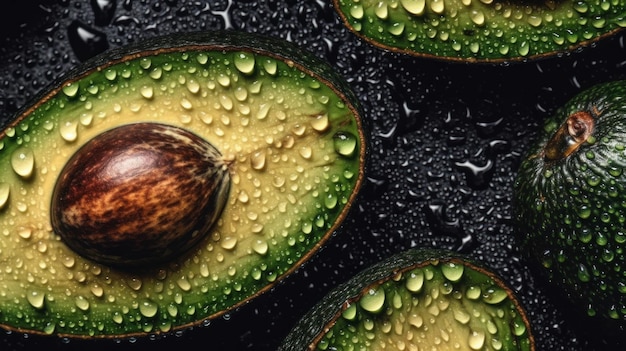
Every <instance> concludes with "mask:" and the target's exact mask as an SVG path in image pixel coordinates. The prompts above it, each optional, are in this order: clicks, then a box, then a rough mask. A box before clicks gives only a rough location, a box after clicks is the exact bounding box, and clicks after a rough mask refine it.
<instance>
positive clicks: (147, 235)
mask: <svg viewBox="0 0 626 351" xmlns="http://www.w3.org/2000/svg"><path fill="white" fill-rule="evenodd" d="M229 188H230V177H229V172H228V165H227V163H226V162H225V161H224V160H223V158H222V156H221V154H220V153H219V151H218V150H217V149H216V148H215V147H214V146H213V145H212V144H210V143H209V142H207V141H205V140H204V139H202V138H201V137H199V136H197V135H195V134H193V133H191V132H189V131H186V130H184V129H181V128H178V127H173V126H168V125H165V124H159V123H149V122H146V123H135V124H129V125H123V126H120V127H117V128H114V129H111V130H108V131H105V132H104V133H102V134H100V135H98V136H96V137H95V138H93V139H92V140H90V141H89V142H87V143H86V144H85V145H84V146H83V147H81V148H80V149H79V150H78V151H77V152H76V153H75V154H74V155H73V157H72V158H71V159H70V160H69V161H68V163H67V164H66V165H65V167H64V168H63V170H62V171H61V174H60V177H59V180H58V181H57V183H56V186H55V189H54V192H53V196H52V206H51V222H52V227H53V229H54V231H55V233H57V234H58V235H60V236H61V238H62V239H63V241H64V242H65V243H66V244H67V245H68V246H69V247H70V248H72V249H73V250H74V251H76V252H77V253H78V254H80V255H82V256H84V257H86V258H88V259H91V260H93V261H96V262H99V263H102V264H106V265H110V266H118V267H147V266H150V265H152V264H156V263H162V262H166V261H168V260H170V259H172V258H174V257H178V256H180V255H182V254H183V253H185V252H186V251H188V250H189V249H191V248H192V247H193V246H194V245H195V244H196V243H198V242H199V241H200V240H202V238H204V237H205V236H206V234H207V233H208V232H209V230H210V229H211V227H212V226H213V224H214V223H215V222H216V220H217V219H218V218H219V216H220V213H221V212H222V209H223V208H224V205H225V202H226V198H227V194H228V191H229Z"/></svg>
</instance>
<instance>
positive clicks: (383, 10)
mask: <svg viewBox="0 0 626 351" xmlns="http://www.w3.org/2000/svg"><path fill="white" fill-rule="evenodd" d="M374 13H375V14H376V17H378V18H380V19H386V18H387V17H388V16H389V7H388V6H387V4H386V3H385V2H382V1H380V2H379V3H378V4H376V8H375V9H374Z"/></svg>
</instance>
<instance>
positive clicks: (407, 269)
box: [279, 249, 535, 351]
mask: <svg viewBox="0 0 626 351" xmlns="http://www.w3.org/2000/svg"><path fill="white" fill-rule="evenodd" d="M534 349H535V342H534V338H533V335H532V331H531V326H530V324H529V321H528V318H527V317H526V313H525V311H524V309H523V307H522V306H521V304H520V303H519V302H518V300H517V299H516V297H515V294H514V293H513V291H512V290H511V289H510V288H509V287H507V285H506V283H504V282H503V281H502V280H501V279H500V278H499V277H498V276H497V275H496V274H495V273H493V272H492V271H490V270H489V269H487V268H485V267H484V266H482V265H481V264H479V263H478V262H477V261H475V260H472V259H470V258H468V257H465V256H464V255H461V254H458V253H454V252H448V251H444V250H433V249H410V250H407V251H404V252H401V253H398V254H395V255H394V256H392V257H389V258H388V259H385V260H383V261H381V262H379V263H377V264H374V265H373V266H371V267H368V268H366V269H364V270H363V271H361V272H360V273H358V274H357V275H355V276H354V277H352V278H350V279H349V280H348V281H346V282H345V283H343V284H341V285H340V286H338V287H337V288H335V289H334V290H332V291H331V292H330V293H329V294H328V295H326V297H324V298H323V299H322V300H321V301H320V302H319V303H318V304H316V305H315V306H314V307H313V308H312V309H311V310H310V311H309V312H308V313H307V314H306V315H305V316H304V317H303V318H302V319H301V320H300V321H299V323H298V324H297V325H296V326H295V327H294V328H293V329H292V330H291V332H290V333H289V334H288V335H287V337H286V338H285V340H284V342H283V344H282V345H281V347H280V348H279V350H280V351H296V350H298V351H301V350H337V351H339V350H534Z"/></svg>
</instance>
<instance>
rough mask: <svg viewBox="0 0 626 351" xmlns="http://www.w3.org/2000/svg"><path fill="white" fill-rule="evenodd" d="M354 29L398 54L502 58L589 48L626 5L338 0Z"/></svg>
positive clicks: (618, 21) (623, 23) (592, 0)
mask: <svg viewBox="0 0 626 351" xmlns="http://www.w3.org/2000/svg"><path fill="white" fill-rule="evenodd" d="M333 2H334V7H335V9H336V12H337V13H338V14H339V16H340V17H341V20H342V21H343V23H344V24H345V25H346V27H347V28H348V29H350V31H352V32H353V33H355V34H356V35H357V36H359V37H360V38H362V39H363V40H365V41H367V42H369V43H370V44H372V45H374V46H377V47H380V48H383V49H386V50H389V51H394V52H399V53H402V54H408V55H412V56H417V57H426V58H432V59H440V60H446V61H458V62H483V63H489V62H491V63H499V62H514V61H527V60H534V59H539V58H542V57H550V56H554V55H557V54H563V53H568V52H572V51H573V50H575V49H577V48H582V47H586V46H589V45H590V44H591V43H593V42H596V41H598V40H600V39H601V38H603V37H606V36H609V35H613V34H615V33H616V32H618V31H620V30H622V29H623V28H624V27H626V3H624V2H623V1H613V2H609V1H603V0H562V1H561V0H540V1H526V0H523V1H515V0H504V1H501V0H446V1H444V0H333Z"/></svg>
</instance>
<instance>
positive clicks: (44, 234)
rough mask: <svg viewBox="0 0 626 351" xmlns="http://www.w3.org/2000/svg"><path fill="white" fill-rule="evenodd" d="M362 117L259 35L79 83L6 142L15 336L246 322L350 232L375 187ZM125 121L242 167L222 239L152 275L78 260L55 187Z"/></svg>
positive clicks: (191, 38)
mask: <svg viewBox="0 0 626 351" xmlns="http://www.w3.org/2000/svg"><path fill="white" fill-rule="evenodd" d="M155 102H159V105H158V106H155V105H154V103H155ZM160 102H163V104H160ZM172 116H174V117H172ZM361 116H362V111H361V106H360V104H359V102H358V100H357V98H356V97H355V95H354V94H353V92H352V91H351V90H350V88H349V86H348V84H347V82H346V81H345V80H344V79H343V78H342V77H341V76H340V75H339V74H338V73H336V72H335V71H334V70H333V69H332V67H330V66H329V65H328V64H327V63H325V62H324V61H322V60H321V59H318V58H316V57H315V56H314V55H313V54H311V53H308V52H307V51H306V50H302V49H301V48H298V47H296V46H295V45H293V44H290V43H288V42H285V41H282V40H280V39H277V38H276V39H275V38H271V37H266V36H263V35H259V34H252V33H244V32H237V31H203V32H201V33H200V32H198V33H180V34H175V35H168V36H163V37H156V38H152V39H148V40H145V41H142V42H141V43H137V44H135V45H132V46H128V47H124V48H119V49H113V50H110V51H108V52H106V53H104V54H102V55H100V56H97V57H95V58H94V59H92V60H89V61H88V62H86V63H84V64H83V65H81V66H79V67H77V68H75V69H73V70H72V71H70V72H68V74H66V75H64V76H63V77H62V78H60V79H59V80H58V81H57V82H56V83H55V84H53V86H52V87H51V88H50V89H48V90H47V91H44V92H42V93H41V94H39V96H37V98H36V99H34V103H33V104H32V105H29V106H26V107H25V108H23V109H22V110H20V111H19V112H18V113H17V115H16V117H15V118H14V119H13V120H12V121H11V122H10V124H9V125H7V126H5V127H4V129H3V131H2V132H1V133H0V228H1V229H0V261H1V262H3V268H2V269H1V270H0V328H3V329H6V330H8V331H17V332H20V333H27V334H28V333H30V334H41V335H44V336H45V335H54V336H58V337H63V338H70V339H74V340H77V339H81V338H89V339H93V338H115V339H121V338H127V337H141V336H146V335H156V334H163V333H170V332H174V331H178V330H183V329H185V328H188V327H192V326H196V325H201V324H202V323H204V322H206V321H208V320H210V319H214V318H216V317H218V316H221V315H224V314H226V313H229V312H233V311H234V310H235V309H236V308H238V307H239V306H241V305H243V304H245V303H247V302H250V301H251V300H252V299H254V298H255V297H256V296H258V295H259V294H262V293H264V292H267V291H268V290H269V289H270V288H271V287H272V286H274V285H275V284H276V283H277V282H279V281H281V280H282V279H283V278H284V277H286V276H287V275H289V274H290V273H292V272H293V271H294V270H295V269H296V268H297V267H298V266H300V265H302V264H303V263H304V262H306V261H307V260H308V259H309V258H310V257H311V256H312V255H313V254H314V253H315V252H317V250H318V249H319V248H320V247H321V246H322V245H323V244H324V243H325V242H326V241H327V240H328V239H329V238H330V237H331V236H332V235H333V234H334V233H335V232H337V229H338V228H339V226H340V224H341V222H342V220H343V219H344V218H345V217H346V215H347V214H348V212H349V210H350V208H351V205H352V204H353V202H354V201H355V199H356V197H357V195H358V190H359V188H360V187H361V183H362V182H363V178H364V173H365V162H366V149H367V148H366V135H365V132H364V125H363V120H362V119H361ZM131 120H132V121H131ZM121 121H124V122H128V123H130V122H133V123H134V122H141V121H143V122H161V123H166V124H171V125H176V126H178V127H181V128H183V129H186V130H189V131H192V132H194V133H196V134H198V135H201V136H203V137H205V138H206V139H207V141H209V142H210V143H211V144H213V145H214V146H215V147H216V148H218V149H219V150H220V151H221V152H222V154H223V155H224V157H225V158H228V159H229V160H230V161H229V162H232V164H231V166H230V167H231V177H232V181H231V189H230V192H229V195H228V196H229V198H228V199H227V203H226V206H225V209H224V210H223V212H222V215H221V218H220V219H219V220H218V223H217V224H216V225H215V226H214V229H212V231H211V232H210V233H209V234H208V235H207V237H206V238H205V239H204V240H202V241H201V242H200V243H199V244H198V246H197V247H195V248H194V249H192V250H191V252H189V253H188V254H186V255H184V256H181V257H178V258H176V259H174V260H172V261H170V262H167V263H164V264H161V265H158V266H155V267H147V268H146V269H145V270H141V271H133V270H129V271H125V270H121V269H118V268H113V267H107V266H105V265H101V264H97V263H95V262H93V261H91V260H89V259H86V258H83V257H80V256H78V255H77V254H75V253H73V252H71V250H70V249H69V248H68V246H67V245H64V243H63V242H62V240H61V239H60V238H59V236H58V235H57V234H55V233H54V232H53V231H52V228H51V226H50V223H49V206H50V202H51V199H50V197H51V194H50V193H49V192H47V191H46V190H45V189H52V187H53V184H54V182H55V176H56V175H58V174H59V172H60V171H61V168H62V163H63V162H62V161H61V162H60V163H61V165H57V163H59V161H58V160H59V159H61V160H67V159H68V158H69V156H71V155H72V153H74V152H75V151H76V150H77V149H78V148H79V147H80V146H81V145H82V144H84V143H86V142H87V141H88V140H90V139H91V138H92V137H94V136H96V135H97V133H98V131H99V130H106V129H112V128H113V127H115V126H117V125H119V123H122V122H121ZM242 130H243V131H244V133H243V134H242V133H239V134H234V133H233V131H239V132H241V131H242ZM271 131H275V132H276V133H273V132H271ZM233 135H237V137H233ZM294 142H295V144H294ZM55 162H56V163H55ZM294 164H295V165H294ZM285 170H290V171H289V172H286V171H285ZM261 173H263V174H261ZM262 175H267V176H268V177H271V182H270V180H267V181H266V180H265V178H262ZM259 179H261V180H262V182H261V181H259ZM268 179H270V178H268ZM268 182H270V183H271V184H268ZM259 183H261V184H259ZM50 192H51V191H50ZM26 214H27V215H26ZM236 230H238V231H236ZM233 257H239V259H238V260H234V259H233Z"/></svg>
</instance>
